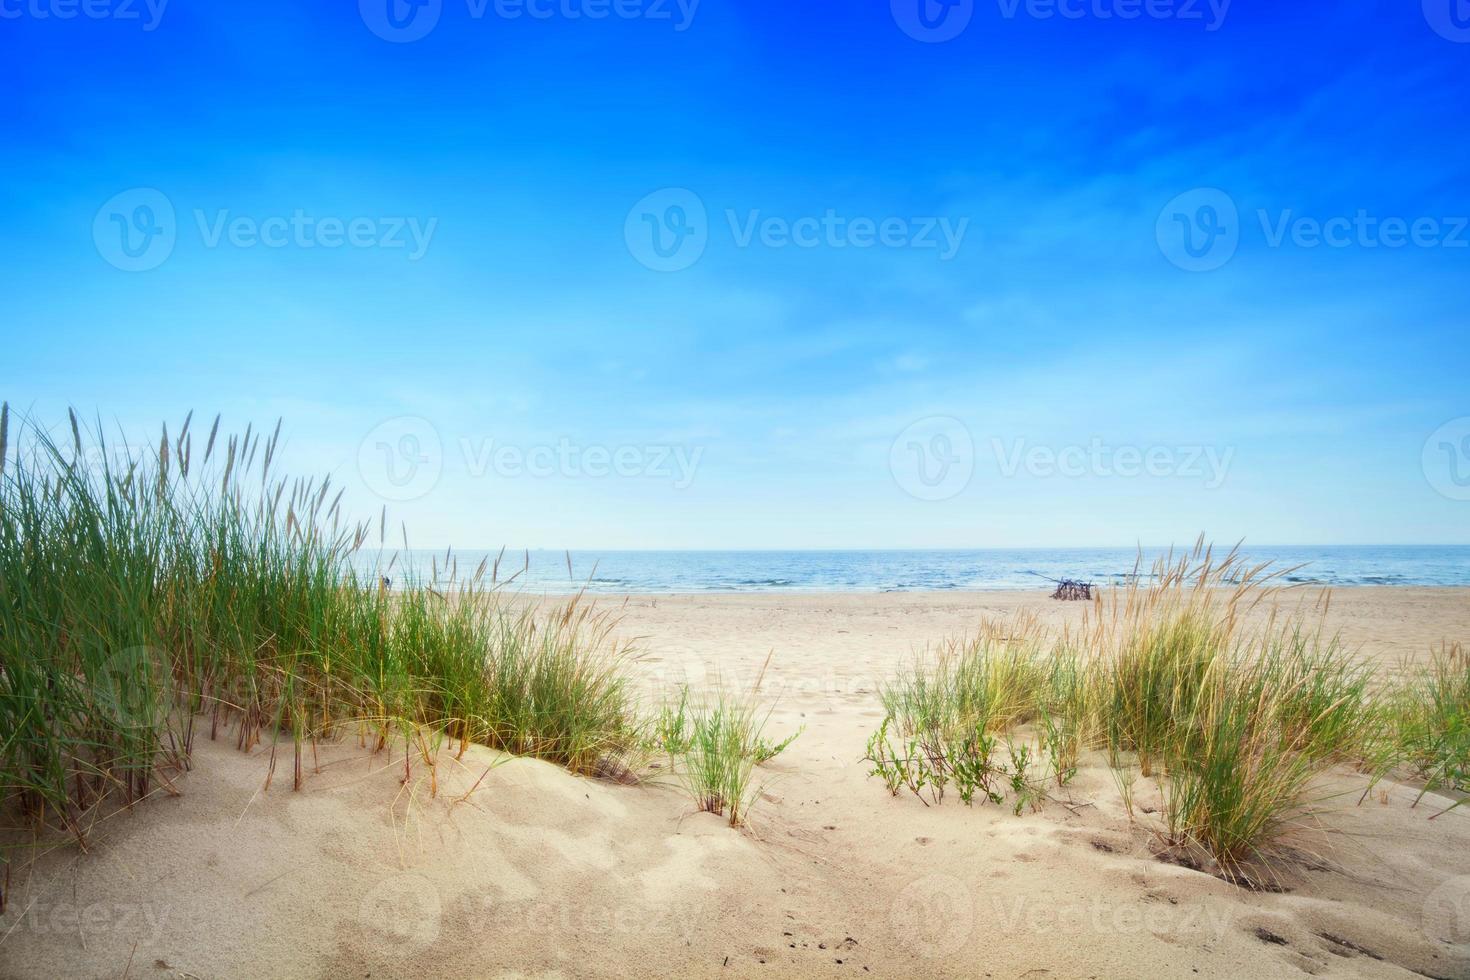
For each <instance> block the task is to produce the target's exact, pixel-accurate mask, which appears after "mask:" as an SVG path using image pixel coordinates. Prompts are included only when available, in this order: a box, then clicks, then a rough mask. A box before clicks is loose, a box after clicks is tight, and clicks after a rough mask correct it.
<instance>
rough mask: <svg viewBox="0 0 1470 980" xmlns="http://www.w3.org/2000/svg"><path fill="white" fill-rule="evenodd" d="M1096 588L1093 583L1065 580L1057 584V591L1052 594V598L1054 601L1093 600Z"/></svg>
mask: <svg viewBox="0 0 1470 980" xmlns="http://www.w3.org/2000/svg"><path fill="white" fill-rule="evenodd" d="M1094 587H1095V586H1093V584H1092V583H1091V582H1079V581H1077V580H1076V579H1070V578H1064V579H1061V580H1060V581H1058V582H1057V590H1056V591H1055V592H1053V593H1052V594H1051V597H1052V598H1053V599H1091V598H1092V590H1093V588H1094Z"/></svg>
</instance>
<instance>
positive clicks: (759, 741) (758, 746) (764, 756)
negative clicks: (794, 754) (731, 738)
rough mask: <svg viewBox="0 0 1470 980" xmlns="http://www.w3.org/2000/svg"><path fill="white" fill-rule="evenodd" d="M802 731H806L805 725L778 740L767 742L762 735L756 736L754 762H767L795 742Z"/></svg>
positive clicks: (759, 763)
mask: <svg viewBox="0 0 1470 980" xmlns="http://www.w3.org/2000/svg"><path fill="white" fill-rule="evenodd" d="M804 731H806V726H805V725H803V726H801V727H800V728H798V729H797V730H796V731H794V732H792V733H791V734H790V735H787V736H786V737H785V738H783V739H781V741H779V742H768V741H766V739H765V738H764V737H763V736H759V735H758V736H756V740H755V764H756V765H758V766H760V765H765V764H766V763H767V762H770V761H771V760H772V759H774V758H776V756H778V755H780V754H781V753H782V752H785V751H786V750H787V749H789V748H791V743H792V742H795V741H796V740H797V739H798V738H799V737H801V733H802V732H804Z"/></svg>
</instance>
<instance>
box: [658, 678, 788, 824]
mask: <svg viewBox="0 0 1470 980" xmlns="http://www.w3.org/2000/svg"><path fill="white" fill-rule="evenodd" d="M756 686H757V687H759V682H757V685H756ZM770 714H771V709H770V708H769V707H768V708H766V709H765V710H764V711H762V710H761V709H760V707H759V705H758V704H757V701H756V698H755V694H754V692H752V693H751V694H749V695H743V694H739V693H735V692H732V691H730V690H729V689H728V688H726V687H723V686H716V688H715V690H714V691H713V692H712V693H711V694H710V695H709V696H707V697H691V696H690V692H689V688H688V687H687V686H681V687H680V688H679V695H678V697H677V699H666V700H665V701H664V703H663V705H662V707H661V709H660V711H659V713H658V715H657V717H656V718H655V720H654V723H653V728H652V739H651V740H652V746H651V747H652V748H653V749H655V750H658V751H662V752H664V753H665V754H666V755H667V756H668V759H669V762H670V765H671V766H672V768H673V772H674V775H675V777H676V778H677V779H678V780H679V782H680V783H681V784H682V785H683V787H684V790H685V791H686V792H687V793H688V794H689V797H690V799H691V800H693V802H694V805H695V808H696V809H698V810H700V811H703V812H708V813H713V814H715V815H717V816H724V817H728V819H729V822H730V826H732V827H738V826H741V825H742V824H745V823H746V822H747V821H748V819H749V814H750V810H751V806H752V804H753V803H754V801H755V797H756V794H757V793H758V792H759V791H760V786H759V784H758V783H757V782H756V767H758V766H760V765H762V764H764V763H766V762H769V761H770V760H771V759H774V758H775V757H776V756H778V755H780V754H781V753H782V752H784V751H786V749H787V748H789V747H790V745H791V743H792V742H794V741H796V739H797V737H798V736H800V734H801V732H800V730H798V731H796V732H793V733H791V734H790V735H788V736H787V737H786V738H784V739H781V740H779V741H771V740H769V739H767V738H766V735H765V729H766V724H767V722H768V721H769V720H770Z"/></svg>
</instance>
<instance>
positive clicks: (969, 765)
mask: <svg viewBox="0 0 1470 980" xmlns="http://www.w3.org/2000/svg"><path fill="white" fill-rule="evenodd" d="M994 760H995V736H994V735H989V734H987V733H986V732H985V731H984V729H982V728H980V727H978V726H977V727H976V728H975V730H974V731H973V732H971V733H970V735H969V737H967V738H964V739H958V740H955V741H954V742H951V743H950V746H949V749H948V751H947V753H946V755H945V762H946V763H947V764H948V766H949V770H950V772H951V773H952V774H953V776H954V781H955V787H956V789H957V790H958V792H959V795H960V800H961V802H963V803H964V804H965V805H966V806H971V805H973V803H974V800H975V795H976V793H979V795H980V797H981V799H982V801H984V800H989V801H990V802H991V803H995V804H999V803H1000V802H1001V801H1002V800H1003V799H1004V796H1003V795H1002V794H1001V792H1000V785H1001V776H1002V774H1003V773H1004V771H1005V768H1004V766H1000V765H997V764H996V763H995V761H994Z"/></svg>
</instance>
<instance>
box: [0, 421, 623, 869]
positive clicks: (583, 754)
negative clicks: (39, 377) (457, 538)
mask: <svg viewBox="0 0 1470 980" xmlns="http://www.w3.org/2000/svg"><path fill="white" fill-rule="evenodd" d="M3 415H4V422H3V424H0V450H8V451H0V461H3V462H0V596H3V600H0V732H3V733H4V734H3V736H0V805H4V806H6V807H11V806H14V807H18V808H19V811H20V813H21V814H22V815H23V816H24V817H25V818H26V820H28V821H29V822H30V823H32V824H33V825H35V826H38V827H39V826H45V827H54V828H63V829H65V830H66V831H68V832H70V833H71V834H73V835H74V836H75V837H76V838H77V839H78V840H79V841H84V840H85V836H86V827H87V824H88V821H89V820H91V819H95V818H96V815H97V814H98V813H99V812H100V810H101V807H102V804H104V803H108V802H111V803H121V804H132V803H135V802H137V801H138V800H141V799H143V798H145V797H147V796H149V795H150V794H153V793H156V792H160V791H163V792H174V791H175V786H174V780H175V778H176V775H177V774H178V773H180V772H183V771H185V770H187V769H188V767H189V765H190V756H191V748H192V746H193V744H194V740H195V739H196V738H197V737H198V736H199V734H200V733H201V732H204V733H207V735H208V736H209V737H211V738H220V737H226V736H228V737H232V738H234V740H235V742H236V744H237V745H238V746H239V747H240V748H242V749H249V748H252V747H253V746H255V745H257V744H259V743H262V742H266V743H268V744H270V745H271V753H272V755H271V760H272V761H271V772H272V774H274V773H275V768H276V765H275V764H276V753H277V751H278V748H277V747H278V746H279V745H283V744H284V745H286V746H294V760H293V763H294V764H293V784H294V785H297V786H299V785H300V783H301V780H302V778H303V771H304V768H305V763H304V760H303V746H306V745H309V744H310V743H311V742H312V741H313V740H316V739H322V738H333V737H339V736H341V735H344V734H353V735H356V736H358V737H359V738H361V739H363V741H364V742H366V743H368V744H370V745H371V746H372V747H373V748H375V749H382V748H384V747H386V746H387V745H388V743H390V742H392V741H398V740H401V741H402V742H403V743H404V748H405V766H408V765H409V760H410V756H411V755H412V753H411V752H410V751H409V747H410V746H411V745H413V744H421V745H422V744H425V742H426V740H427V741H433V742H435V743H440V744H442V743H443V742H444V741H445V740H454V741H456V742H457V743H458V744H459V746H460V750H461V751H463V748H464V746H466V745H468V744H469V743H471V742H479V743H483V744H486V745H490V746H493V747H496V748H501V749H505V750H507V751H510V752H515V753H522V754H527V755H532V756H536V757H539V758H544V759H547V760H550V761H553V762H556V763H558V764H560V765H563V766H566V767H567V768H569V769H571V770H572V771H574V772H579V773H593V772H595V771H597V770H598V768H599V766H600V764H601V761H600V760H602V759H603V758H604V757H605V756H607V755H609V754H614V753H618V752H620V751H622V750H624V749H625V748H627V747H629V746H632V745H633V744H634V742H635V740H636V737H637V727H638V725H637V721H636V719H635V717H634V701H633V698H632V695H631V693H630V689H629V686H628V680H627V675H626V672H625V669H624V668H625V660H626V651H624V650H622V649H620V648H618V647H617V646H616V645H615V644H614V643H613V642H612V640H611V639H610V636H609V628H610V623H609V621H608V620H607V619H606V617H604V616H601V615H599V614H597V613H595V612H593V611H592V610H591V609H590V608H588V607H587V606H585V605H584V604H581V603H579V602H578V601H577V600H572V601H570V602H568V603H566V604H565V605H563V606H561V607H559V608H556V609H552V610H549V611H542V612H540V613H538V612H535V611H533V610H532V609H530V608H529V607H527V606H524V605H517V604H515V603H512V602H510V601H508V600H506V599H505V597H504V596H503V595H502V594H501V593H500V592H499V591H498V588H497V585H496V582H495V575H494V572H493V570H492V572H491V574H490V575H489V576H488V577H487V575H486V572H487V569H486V567H485V565H484V564H483V563H482V564H481V566H480V567H479V568H478V569H476V570H475V571H474V572H473V573H470V574H464V575H461V574H460V573H459V571H458V568H457V564H456V562H455V560H454V557H453V556H452V555H447V556H446V558H445V562H444V564H443V566H442V568H441V566H440V565H439V563H437V562H436V563H435V569H434V572H433V574H432V575H430V576H427V578H426V580H424V581H414V580H410V581H408V582H407V583H406V584H405V585H404V586H403V587H402V588H400V589H399V590H395V591H390V590H388V589H387V588H386V587H385V583H383V582H382V581H380V580H379V579H378V578H377V577H376V575H373V574H372V573H365V572H362V571H359V565H360V564H362V563H360V562H356V561H354V556H357V555H359V554H360V553H361V552H362V551H363V549H364V547H365V545H366V543H367V542H368V541H369V539H370V538H372V537H373V531H374V528H373V527H372V526H370V525H369V524H366V523H348V522H347V521H346V519H345V518H344V516H343V515H342V513H341V511H340V508H339V503H340V499H341V494H340V492H335V493H334V490H333V488H332V487H331V485H330V483H329V482H327V481H323V482H320V483H316V482H312V481H304V480H292V479H289V478H287V477H276V476H274V475H273V461H274V458H275V456H276V452H277V448H278V445H279V426H277V429H276V431H275V432H272V433H270V434H269V435H266V434H263V433H260V432H257V431H253V430H251V429H247V430H246V431H245V432H244V433H243V434H241V435H238V436H234V435H224V434H222V433H221V432H220V430H219V420H218V419H216V420H215V422H214V425H213V426H212V427H211V428H210V430H209V432H208V433H207V434H205V435H196V433H195V432H194V431H193V430H192V428H191V425H190V422H189V420H187V419H186V420H185V422H184V424H183V426H182V427H181V428H180V429H179V430H178V431H177V433H176V434H170V433H169V432H168V431H167V429H165V430H164V432H163V434H162V436H161V438H160V440H159V442H158V445H157V447H156V448H155V449H152V450H147V451H142V452H140V451H137V450H129V451H114V450H113V449H112V448H111V447H110V446H109V445H108V443H107V440H106V439H105V438H104V435H103V432H102V429H101V426H100V425H98V426H96V427H93V428H92V429H91V430H90V431H89V430H87V429H86V428H84V427H83V426H81V425H80V424H79V422H78V420H77V418H76V417H75V415H73V416H71V418H70V419H69V423H70V425H69V429H70V431H69V432H68V433H66V436H69V438H67V437H66V436H63V437H62V438H60V439H58V438H55V437H53V435H52V433H50V432H49V431H47V430H45V429H44V428H42V427H40V426H39V425H37V424H34V423H31V422H29V421H26V422H22V423H20V424H19V425H17V426H16V427H15V431H14V432H12V431H11V426H10V424H9V423H10V421H11V420H10V419H9V413H8V410H7V411H5V412H4V413H3ZM7 442H8V443H9V446H8V447H7V446H6V443H7ZM376 523H377V527H376V532H377V534H376V537H377V540H378V545H379V548H381V545H382V541H383V538H384V534H385V531H386V527H385V523H386V521H385V518H384V517H380V518H379V520H378V521H377V522H376ZM380 555H381V552H380ZM388 564H389V567H391V562H389V563H388ZM422 756H423V758H424V759H425V760H426V761H428V762H430V764H432V753H429V752H424V753H422Z"/></svg>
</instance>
